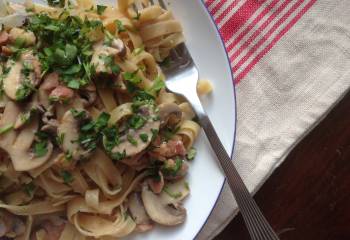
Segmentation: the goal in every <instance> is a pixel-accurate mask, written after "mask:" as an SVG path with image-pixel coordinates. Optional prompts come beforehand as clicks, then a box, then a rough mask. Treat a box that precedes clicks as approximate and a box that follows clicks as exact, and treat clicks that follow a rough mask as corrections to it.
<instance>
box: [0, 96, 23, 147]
mask: <svg viewBox="0 0 350 240" xmlns="http://www.w3.org/2000/svg"><path fill="white" fill-rule="evenodd" d="M20 112H21V109H20V108H19V106H18V105H17V104H15V103H14V102H12V101H8V102H7V103H6V105H5V109H4V112H3V114H2V116H1V119H0V128H1V129H4V128H9V129H10V128H11V127H12V126H13V123H14V122H15V121H16V119H17V117H18V115H19V114H20ZM15 139H16V133H15V132H14V131H8V132H6V133H3V134H1V135H0V147H1V148H2V149H4V150H5V151H6V150H7V149H9V148H11V146H12V144H13V142H14V141H15Z"/></svg>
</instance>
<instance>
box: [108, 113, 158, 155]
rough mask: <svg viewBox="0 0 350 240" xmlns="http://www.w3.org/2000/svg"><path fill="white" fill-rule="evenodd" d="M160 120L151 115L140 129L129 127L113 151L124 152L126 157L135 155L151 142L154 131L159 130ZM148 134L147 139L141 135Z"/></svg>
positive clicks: (115, 152) (113, 152) (114, 152)
mask: <svg viewBox="0 0 350 240" xmlns="http://www.w3.org/2000/svg"><path fill="white" fill-rule="evenodd" d="M159 126H160V122H159V121H158V120H154V119H152V117H149V119H148V120H147V122H146V123H145V124H144V125H143V127H141V128H139V129H128V130H127V131H126V134H125V135H124V136H122V137H121V138H120V143H119V144H118V145H117V146H115V147H114V148H113V149H112V151H111V153H112V155H113V154H118V153H119V154H123V155H124V156H125V157H131V156H134V155H136V154H138V153H140V152H141V151H143V150H144V149H146V147H148V145H149V144H150V143H151V140H152V135H153V131H155V130H156V131H158V130H159ZM141 134H146V135H147V139H143V140H142V139H141V138H140V135H141Z"/></svg>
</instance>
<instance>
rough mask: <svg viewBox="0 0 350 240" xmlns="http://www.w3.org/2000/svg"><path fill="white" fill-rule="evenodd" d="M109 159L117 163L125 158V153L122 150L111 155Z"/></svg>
mask: <svg viewBox="0 0 350 240" xmlns="http://www.w3.org/2000/svg"><path fill="white" fill-rule="evenodd" d="M111 157H112V159H113V160H117V161H119V160H122V159H123V158H125V157H126V152H125V150H124V151H123V152H116V153H111Z"/></svg>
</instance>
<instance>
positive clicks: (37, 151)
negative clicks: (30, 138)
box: [33, 141, 48, 157]
mask: <svg viewBox="0 0 350 240" xmlns="http://www.w3.org/2000/svg"><path fill="white" fill-rule="evenodd" d="M33 151H34V155H35V156H36V157H43V156H45V155H46V154H47V151H48V150H47V141H41V142H37V143H35V144H34V149H33Z"/></svg>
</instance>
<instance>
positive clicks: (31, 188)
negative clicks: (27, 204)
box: [23, 182, 36, 197]
mask: <svg viewBox="0 0 350 240" xmlns="http://www.w3.org/2000/svg"><path fill="white" fill-rule="evenodd" d="M35 189H36V186H35V185H34V183H33V182H30V183H27V184H25V185H24V186H23V191H24V192H25V193H26V194H27V195H28V196H29V197H33V195H34V192H35Z"/></svg>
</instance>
